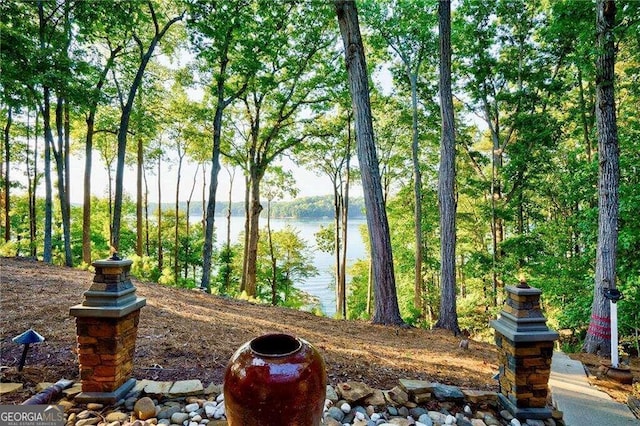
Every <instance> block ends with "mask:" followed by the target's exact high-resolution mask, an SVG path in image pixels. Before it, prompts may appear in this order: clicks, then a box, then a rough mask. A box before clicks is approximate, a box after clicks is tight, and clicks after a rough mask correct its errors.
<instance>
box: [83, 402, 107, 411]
mask: <svg viewBox="0 0 640 426" xmlns="http://www.w3.org/2000/svg"><path fill="white" fill-rule="evenodd" d="M103 408H104V405H103V404H98V403H97V402H90V403H88V404H87V410H91V411H100V410H102V409H103Z"/></svg>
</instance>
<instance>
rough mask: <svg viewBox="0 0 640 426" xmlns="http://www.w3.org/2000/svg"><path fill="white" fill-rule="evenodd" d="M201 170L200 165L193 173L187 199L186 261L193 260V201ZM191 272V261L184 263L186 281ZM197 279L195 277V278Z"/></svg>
mask: <svg viewBox="0 0 640 426" xmlns="http://www.w3.org/2000/svg"><path fill="white" fill-rule="evenodd" d="M199 169H200V164H198V165H197V166H196V171H195V172H194V173H193V184H192V185H191V191H190V192H189V198H187V213H186V219H187V223H186V225H187V229H186V235H187V241H188V243H187V246H186V247H185V249H186V250H187V253H185V258H186V259H190V258H191V253H192V251H193V245H192V243H191V201H192V200H193V193H194V192H195V190H196V182H197V178H198V171H199ZM188 271H189V260H187V261H185V262H184V279H185V280H186V279H187V278H189V277H188V273H189V272H188ZM194 279H195V276H194Z"/></svg>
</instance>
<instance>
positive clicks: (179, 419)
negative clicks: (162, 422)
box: [171, 413, 189, 425]
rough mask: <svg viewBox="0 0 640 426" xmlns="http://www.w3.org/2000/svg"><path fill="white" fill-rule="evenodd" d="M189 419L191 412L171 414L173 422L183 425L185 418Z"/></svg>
mask: <svg viewBox="0 0 640 426" xmlns="http://www.w3.org/2000/svg"><path fill="white" fill-rule="evenodd" d="M188 419H189V414H188V413H173V415H171V423H174V424H177V425H181V424H182V423H184V422H185V420H188Z"/></svg>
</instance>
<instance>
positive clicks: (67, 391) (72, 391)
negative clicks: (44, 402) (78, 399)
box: [62, 383, 82, 397]
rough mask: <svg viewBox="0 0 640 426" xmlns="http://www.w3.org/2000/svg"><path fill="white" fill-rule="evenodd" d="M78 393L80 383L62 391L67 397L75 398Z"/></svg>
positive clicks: (80, 389)
mask: <svg viewBox="0 0 640 426" xmlns="http://www.w3.org/2000/svg"><path fill="white" fill-rule="evenodd" d="M80 392H82V383H74V384H73V386H71V387H70V388H68V389H65V390H63V391H62V393H63V394H65V395H66V396H68V397H72V396H76V395H78V394H79V393H80Z"/></svg>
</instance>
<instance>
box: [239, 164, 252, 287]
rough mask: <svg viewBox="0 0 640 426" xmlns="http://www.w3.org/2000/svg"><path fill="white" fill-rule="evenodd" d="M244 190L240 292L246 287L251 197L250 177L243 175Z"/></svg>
mask: <svg viewBox="0 0 640 426" xmlns="http://www.w3.org/2000/svg"><path fill="white" fill-rule="evenodd" d="M244 185H245V190H244V244H243V245H242V277H241V279H240V292H243V291H245V290H246V288H247V274H246V271H247V262H248V259H249V227H250V226H251V225H250V221H249V217H250V214H251V213H250V208H249V206H250V198H251V192H250V188H251V178H250V177H249V176H246V177H245V182H244Z"/></svg>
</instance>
